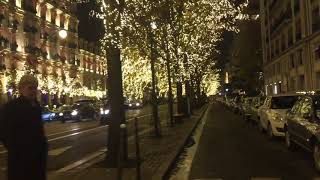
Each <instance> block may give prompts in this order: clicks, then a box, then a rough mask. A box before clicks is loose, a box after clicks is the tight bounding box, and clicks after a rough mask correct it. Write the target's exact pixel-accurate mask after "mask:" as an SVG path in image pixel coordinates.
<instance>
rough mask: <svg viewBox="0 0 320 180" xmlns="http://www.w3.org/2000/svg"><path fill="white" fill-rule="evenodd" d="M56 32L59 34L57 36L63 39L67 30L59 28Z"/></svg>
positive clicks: (66, 34)
mask: <svg viewBox="0 0 320 180" xmlns="http://www.w3.org/2000/svg"><path fill="white" fill-rule="evenodd" d="M58 34H59V37H60V38H61V39H65V38H67V36H68V33H67V31H66V30H64V29H60V30H59V32H58Z"/></svg>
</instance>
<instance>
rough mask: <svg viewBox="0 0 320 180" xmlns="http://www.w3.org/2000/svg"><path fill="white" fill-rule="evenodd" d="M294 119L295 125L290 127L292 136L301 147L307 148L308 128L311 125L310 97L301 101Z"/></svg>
mask: <svg viewBox="0 0 320 180" xmlns="http://www.w3.org/2000/svg"><path fill="white" fill-rule="evenodd" d="M294 119H295V123H294V124H293V125H294V126H293V127H292V128H293V133H292V134H293V135H294V136H295V139H296V140H297V141H298V142H299V143H300V144H301V145H304V146H305V147H308V141H309V139H310V132H309V130H308V127H309V126H310V125H311V124H312V99H311V98H310V97H304V98H302V99H301V101H300V106H299V108H298V109H297V113H296V116H295V118H294Z"/></svg>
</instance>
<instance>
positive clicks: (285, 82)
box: [260, 0, 320, 94]
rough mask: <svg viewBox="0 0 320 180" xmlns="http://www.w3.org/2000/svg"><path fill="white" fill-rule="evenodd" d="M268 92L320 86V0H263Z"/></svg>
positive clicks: (263, 37)
mask: <svg viewBox="0 0 320 180" xmlns="http://www.w3.org/2000/svg"><path fill="white" fill-rule="evenodd" d="M260 16H261V31H262V33H261V34H262V35H261V36H262V47H263V70H264V80H265V91H266V94H280V93H294V92H299V91H314V90H319V89H320V0H260Z"/></svg>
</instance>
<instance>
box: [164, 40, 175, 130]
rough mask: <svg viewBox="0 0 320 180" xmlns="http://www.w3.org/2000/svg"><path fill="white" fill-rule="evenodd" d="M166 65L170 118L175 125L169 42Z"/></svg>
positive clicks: (171, 123)
mask: <svg viewBox="0 0 320 180" xmlns="http://www.w3.org/2000/svg"><path fill="white" fill-rule="evenodd" d="M166 58H167V61H166V66H167V76H168V85H169V89H168V108H169V118H170V126H173V124H174V122H173V97H172V83H171V68H170V52H169V49H168V42H167V47H166Z"/></svg>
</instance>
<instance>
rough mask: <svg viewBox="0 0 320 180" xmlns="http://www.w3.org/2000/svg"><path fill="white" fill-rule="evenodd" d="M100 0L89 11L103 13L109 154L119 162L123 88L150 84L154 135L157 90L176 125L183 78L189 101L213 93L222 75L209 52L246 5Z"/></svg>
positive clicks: (135, 93) (136, 91)
mask: <svg viewBox="0 0 320 180" xmlns="http://www.w3.org/2000/svg"><path fill="white" fill-rule="evenodd" d="M96 3H97V4H98V5H99V6H100V9H99V11H95V12H94V13H91V15H95V17H98V18H101V19H103V21H104V27H105V36H104V38H103V39H102V40H101V42H102V44H103V48H104V50H105V53H106V55H107V66H108V97H109V100H110V104H111V123H110V131H109V140H108V151H109V152H108V154H109V155H110V156H108V157H109V158H110V159H111V162H116V161H115V159H114V158H116V157H117V153H118V152H119V151H118V150H119V144H120V142H119V137H120V126H119V125H120V123H125V118H124V113H123V109H122V108H121V107H122V103H123V94H125V95H126V96H129V97H131V98H141V96H142V94H143V92H144V90H145V88H147V87H150V88H151V97H152V98H151V102H152V105H153V119H154V126H155V128H154V129H155V135H156V136H160V128H159V126H160V123H159V117H158V110H157V94H165V95H166V96H167V97H168V105H169V106H168V107H169V112H170V120H171V121H170V122H171V124H172V125H173V123H174V120H173V95H174V94H175V95H176V97H177V99H178V106H179V104H180V103H179V101H181V99H182V86H183V84H184V85H185V93H186V96H187V101H188V102H189V104H190V107H192V105H193V104H196V103H194V102H197V100H199V99H200V97H201V92H203V91H204V92H205V93H209V92H210V93H215V90H216V89H217V86H218V83H217V79H218V76H217V72H216V70H215V69H214V65H215V60H214V59H212V58H211V57H212V54H213V53H217V52H216V49H215V43H216V42H217V41H220V40H221V39H220V35H221V33H222V31H223V30H230V31H237V27H236V23H237V21H238V20H239V19H241V18H244V16H243V14H242V8H243V7H244V6H246V4H241V5H240V6H239V5H235V4H233V3H232V1H229V0H153V1H148V0H96ZM174 89H176V91H175V90H174ZM173 92H176V93H173ZM191 109H192V108H191ZM178 110H181V108H179V107H178ZM188 112H191V111H190V110H189V111H188ZM124 144H126V143H124ZM124 154H126V153H125V152H124ZM112 160H113V161H112Z"/></svg>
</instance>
